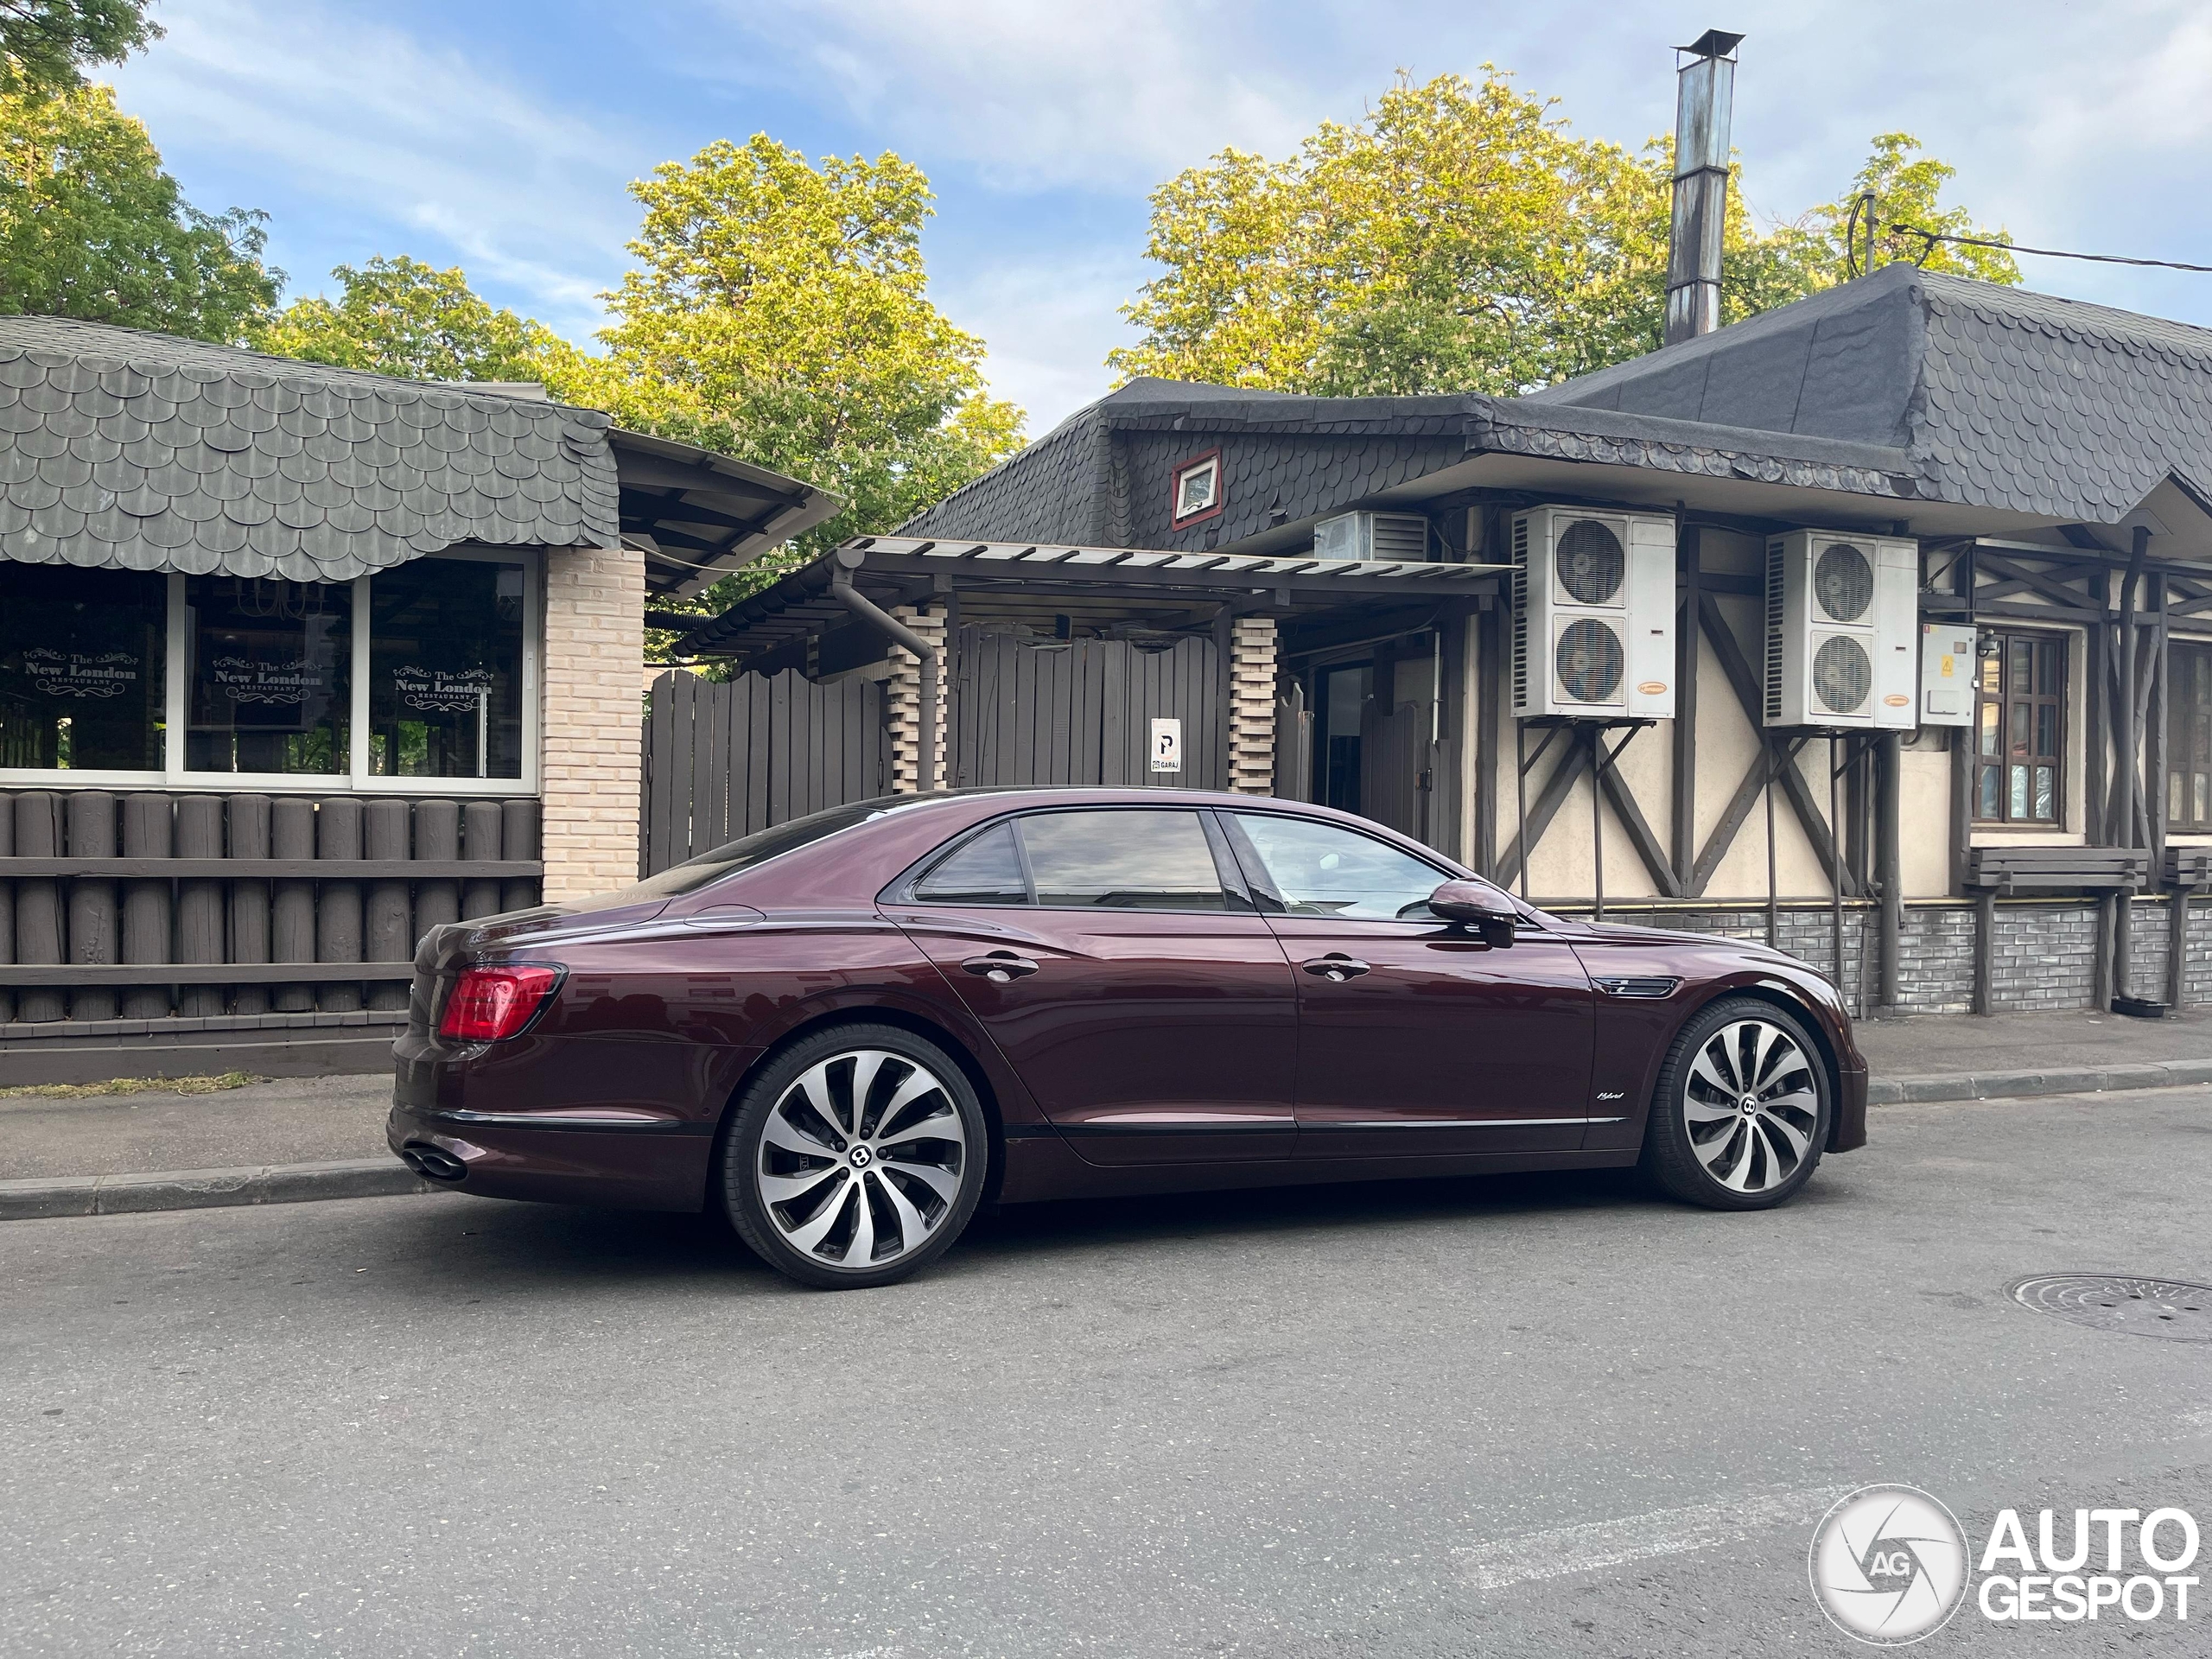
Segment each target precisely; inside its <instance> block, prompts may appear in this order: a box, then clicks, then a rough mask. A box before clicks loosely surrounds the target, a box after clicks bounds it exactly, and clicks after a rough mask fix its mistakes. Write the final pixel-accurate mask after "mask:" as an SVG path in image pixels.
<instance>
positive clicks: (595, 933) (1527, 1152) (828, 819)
mask: <svg viewBox="0 0 2212 1659" xmlns="http://www.w3.org/2000/svg"><path fill="white" fill-rule="evenodd" d="M396 1053H397V1083H396V1087H395V1090H394V1104H393V1108H392V1112H391V1123H390V1128H389V1135H390V1140H391V1147H392V1150H393V1151H394V1152H396V1153H397V1154H398V1155H399V1156H400V1157H401V1158H403V1159H404V1160H406V1161H407V1162H408V1163H409V1164H410V1166H413V1167H414V1168H416V1169H417V1170H419V1171H420V1172H422V1173H423V1174H424V1175H426V1176H429V1178H431V1179H434V1180H436V1181H439V1182H441V1183H443V1184H445V1185H450V1186H453V1187H455V1188H457V1189H459V1190H460V1191H461V1192H476V1193H483V1194H487V1195H490V1196H493V1197H497V1198H543V1199H552V1200H557V1201H560V1202H563V1203H585V1204H606V1205H629V1206H632V1207H637V1208H644V1209H657V1210H690V1211H696V1210H701V1209H704V1208H710V1207H713V1206H720V1207H721V1209H723V1210H724V1211H727V1213H728V1217H729V1219H730V1221H731V1222H732V1223H733V1224H734V1225H735V1227H736V1229H737V1230H738V1232H739V1233H740V1234H741V1236H743V1237H744V1239H745V1241H746V1242H747V1244H749V1245H750V1246H751V1247H752V1248H753V1249H754V1250H756V1251H757V1252H759V1253H760V1255H762V1256H763V1257H765V1258H766V1260H767V1261H768V1262H771V1263H772V1264H773V1265H774V1266H775V1267H777V1268H780V1269H781V1270H782V1271H783V1272H785V1273H786V1274H790V1275H791V1277H793V1278H795V1279H798V1280H801V1281H804V1282H806V1283H808V1284H812V1285H821V1286H831V1287H836V1286H863V1285H875V1284H882V1283H885V1282H887V1281H890V1280H893V1279H896V1278H898V1277H899V1276H901V1275H902V1274H908V1273H911V1272H912V1271H913V1270H914V1269H915V1268H918V1267H920V1266H922V1265H923V1264H924V1263H925V1262H929V1261H931V1260H932V1259H933V1258H935V1257H936V1256H938V1255H940V1254H941V1253H942V1252H944V1250H945V1249H947V1248H949V1247H950V1245H951V1243H953V1241H954V1240H955V1239H956V1238H957V1237H958V1236H960V1231H961V1230H962V1228H963V1227H964V1226H965V1225H966V1224H967V1223H968V1221H969V1217H971V1216H972V1215H973V1214H974V1213H975V1211H976V1206H977V1205H979V1204H983V1203H987V1202H999V1203H1014V1202H1026V1201H1028V1200H1033V1199H1039V1198H1059V1197H1071V1196H1078V1195H1080V1196H1097V1195H1102V1194H1114V1193H1140V1192H1166V1191H1172V1190H1175V1189H1187V1188H1205V1187H1226V1186H1247V1185H1264V1184H1269V1183H1277V1182H1289V1181H1332V1180H1353V1179H1360V1180H1364V1179H1376V1178H1381V1177H1390V1176H1423V1175H1442V1174H1469V1173H1505V1172H1513V1171H1522V1170H1536V1169H1561V1168H1569V1167H1600V1166H1628V1165H1638V1166H1641V1167H1642V1169H1643V1172H1644V1173H1646V1174H1647V1175H1648V1176H1649V1179H1651V1180H1652V1181H1653V1182H1655V1183H1656V1185H1658V1186H1660V1187H1661V1188H1662V1189H1663V1190H1664V1191H1666V1192H1670V1193H1672V1194H1673V1195H1675V1197H1676V1198H1682V1199H1686V1200H1688V1201H1689V1202H1691V1203H1693V1204H1699V1205H1709V1206H1712V1207H1714V1208H1719V1209H1731V1210H1753V1209H1763V1208H1765V1207H1768V1206H1770V1205H1777V1204H1779V1203H1782V1202H1783V1200H1785V1199H1787V1198H1789V1197H1791V1196H1792V1195H1793V1194H1794V1193H1796V1192H1797V1191H1798V1190H1799V1189H1800V1188H1801V1187H1802V1186H1803V1185H1805V1183H1806V1182H1807V1181H1808V1179H1811V1177H1812V1174H1813V1172H1814V1170H1815V1167H1816V1166H1818V1164H1819V1162H1820V1160H1821V1154H1823V1153H1824V1152H1845V1151H1848V1150H1850V1149H1851V1148H1853V1147H1858V1146H1860V1145H1862V1144H1864V1142H1865V1141H1866V1065H1865V1062H1864V1061H1863V1060H1862V1059H1861V1058H1859V1052H1858V1050H1857V1048H1856V1047H1855V1046H1854V1045H1853V1039H1852V1032H1851V1021H1850V1019H1849V1017H1848V1015H1847V1013H1846V1011H1845V1009H1844V1007H1843V1005H1842V1003H1841V1002H1840V1001H1839V1000H1838V998H1837V996H1836V994H1835V991H1834V988H1833V987H1832V986H1830V984H1829V983H1828V982H1827V980H1826V979H1825V978H1823V977H1822V976H1821V975H1819V974H1818V973H1816V972H1815V971H1814V970H1813V969H1810V968H1808V967H1807V966H1806V965H1805V964H1804V963H1800V962H1797V961H1796V960H1794V959H1793V958H1790V957H1785V956H1783V955H1780V954H1779V953H1777V952H1776V951H1772V950H1765V949H1764V948H1762V947H1759V946H1757V945H1751V944H1742V943H1739V942H1737V941H1733V940H1729V939H1725V938H1716V937H1712V936H1707V935H1698V934H1686V933H1668V932H1659V931H1651V930H1649V929H1644V928H1638V927H1624V926H1613V925H1592V924H1590V923H1586V922H1578V921H1573V920H1569V919H1565V918H1560V917H1557V916H1554V915H1549V914H1548V913H1546V912H1543V911H1541V910H1537V909H1535V908H1533V907H1532V906H1529V905H1527V904H1525V903H1523V902H1522V901H1521V900H1520V899H1516V898H1515V897H1513V896H1512V895H1511V894H1510V893H1505V892H1503V890H1501V889H1499V888H1497V887H1493V886H1491V885H1490V884H1489V883H1487V882H1484V881H1482V880H1478V879H1477V878H1476V877H1475V876H1474V874H1473V873H1472V872H1471V871H1469V870H1466V869H1463V868H1460V867H1459V866H1458V865H1456V864H1453V863H1452V861H1449V860H1448V859H1445V858H1442V857H1440V856H1439V855H1437V854H1435V853H1433V852H1432V851H1430V850H1429V849H1427V848H1426V847H1423V846H1421V844H1420V843H1419V842H1414V841H1411V840H1409V839H1408V838H1407V837H1405V836H1400V835H1396V834H1394V833H1393V832H1391V831H1389V830H1388V829H1383V828H1381V827H1380V826H1378V825H1376V824H1373V823H1368V822H1366V821H1364V820H1363V819H1360V818H1357V817H1351V816H1349V815H1347V814H1344V813H1342V812H1336V811H1332V810H1328V809H1326V808H1324V807H1316V806H1304V805H1298V804H1291V803H1286V802H1277V801H1273V800H1268V799H1265V798H1253V797H1250V796H1239V795H1213V794H1202V793H1198V792H1195V791H1181V790H1178V791H1173V792H1172V793H1171V792H1167V791H1157V790H1150V791H1147V790H1065V789H1061V790H1027V791H1005V790H988V791H954V792H950V793H941V794H934V795H925V796H912V795H909V796H898V797H893V798H886V799H882V800H874V801H866V802H861V803H858V804H854V805H850V806H843V807H838V808H836V809H833V810H829V811H827V812H821V813H817V814H815V815H814V816H813V817H806V818H801V819H798V820H796V821H794V822H792V823H786V824H784V825H781V826H779V827H778V828H776V829H768V830H764V831H763V832H761V833H760V834H759V835H754V836H747V837H746V838H745V839H744V840H742V841H736V842H731V843H730V844H729V845H728V846H727V847H722V848H720V849H716V850H715V851H714V852H711V853H709V854H707V855H704V856H703V857H700V858H696V859H694V860H692V861H690V862H689V863H687V864H683V865H679V866H677V867H676V868H672V869H669V870H665V871H663V872H662V873H661V874H658V875H655V876H652V877H651V878H649V879H648V880H644V881H640V882H639V883H638V884H637V885H636V886H635V887H629V888H626V889H624V890H623V891H621V892H619V893H609V894H607V895H606V896H604V897H602V898H599V899H590V900H587V901H583V902H580V903H574V904H567V905H559V906H546V907H543V908H541V909H537V910H531V911H523V912H515V913H513V914H510V915H506V916H499V917H491V918H484V919H482V920H480V921H477V922H473V923H463V924H461V925H457V926H449V927H445V928H442V929H440V930H438V931H435V932H434V933H433V934H431V935H430V936H429V938H426V939H425V940H424V942H423V948H422V950H421V951H420V952H419V954H418V955H417V957H416V974H415V988H414V997H413V1007H412V1010H411V1013H410V1019H409V1025H408V1029H407V1032H406V1034H405V1035H404V1037H403V1038H401V1039H400V1040H399V1042H398V1044H397V1047H396Z"/></svg>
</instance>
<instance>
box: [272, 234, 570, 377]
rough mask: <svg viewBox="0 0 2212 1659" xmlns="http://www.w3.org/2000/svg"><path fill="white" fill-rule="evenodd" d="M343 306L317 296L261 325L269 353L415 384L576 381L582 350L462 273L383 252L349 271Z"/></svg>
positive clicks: (340, 274) (339, 272) (344, 272)
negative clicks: (493, 298) (488, 295)
mask: <svg viewBox="0 0 2212 1659" xmlns="http://www.w3.org/2000/svg"><path fill="white" fill-rule="evenodd" d="M330 274H331V275H332V276H333V277H335V278H337V280H338V284H339V295H338V297H337V298H336V299H334V300H333V299H327V298H324V297H322V296H319V295H317V296H303V297H302V298H300V299H296V300H294V301H293V302H291V303H290V304H289V305H288V306H286V307H285V308H283V310H281V311H277V312H275V313H273V314H271V315H269V316H268V317H266V318H264V319H263V320H261V321H258V322H257V323H256V324H255V325H254V326H253V327H252V328H251V331H250V334H251V342H252V344H253V345H254V346H255V347H256V348H257V349H258V350H261V351H264V352H273V353H276V354H277V355H278V356H280V357H296V358H303V359H306V360H307V361H308V362H310V363H328V364H331V365H334V366H335V367H338V368H345V369H365V370H368V371H369V372H372V373H375V374H393V375H398V376H400V377H401V378H404V379H409V380H544V379H547V378H553V379H558V380H563V381H569V380H573V379H575V377H576V373H577V363H578V353H577V352H576V349H575V346H571V345H569V342H568V341H566V340H563V339H562V338H561V337H560V336H559V335H558V334H555V333H554V332H553V331H552V330H551V329H550V328H548V327H545V325H544V324H543V323H541V322H535V321H531V319H530V318H527V317H524V316H518V315H516V314H515V313H514V312H512V311H510V310H505V309H499V308H493V305H492V303H491V302H489V301H487V300H486V299H484V298H482V297H481V296H479V295H478V294H477V293H476V292H475V291H474V289H471V288H470V287H469V286H468V279H467V277H465V276H464V275H463V274H462V273H461V268H460V267H459V266H457V265H456V266H454V267H453V268H452V269H450V270H438V269H437V268H436V267H435V266H434V265H429V264H424V263H423V261H422V260H420V259H410V258H409V257H407V256H406V255H404V254H401V255H399V256H398V257H396V258H386V257H384V256H383V255H382V254H378V256H377V257H374V258H372V259H371V260H370V261H369V262H368V263H367V264H365V265H359V266H354V265H340V266H339V267H338V268H337V269H336V270H334V271H332V272H331V273H330Z"/></svg>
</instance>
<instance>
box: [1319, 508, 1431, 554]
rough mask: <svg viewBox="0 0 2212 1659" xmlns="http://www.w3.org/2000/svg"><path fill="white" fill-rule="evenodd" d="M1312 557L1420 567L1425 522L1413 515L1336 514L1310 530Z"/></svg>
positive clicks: (1424, 548)
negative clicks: (1379, 560)
mask: <svg viewBox="0 0 2212 1659" xmlns="http://www.w3.org/2000/svg"><path fill="white" fill-rule="evenodd" d="M1313 556H1314V557H1315V558H1317V559H1381V560H1384V561H1386V562H1389V563H1398V564H1420V563H1423V562H1425V561H1426V560H1427V557H1428V520H1427V519H1426V518H1423V517H1421V514H1419V513H1417V512H1340V513H1338V515H1337V516H1336V517H1335V518H1324V519H1322V520H1321V522H1320V523H1319V524H1315V525H1314V526H1313Z"/></svg>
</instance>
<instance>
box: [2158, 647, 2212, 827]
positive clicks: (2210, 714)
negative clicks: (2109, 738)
mask: <svg viewBox="0 0 2212 1659" xmlns="http://www.w3.org/2000/svg"><path fill="white" fill-rule="evenodd" d="M2166 649H2167V651H2168V652H2169V653H2170V656H2169V660H2168V662H2167V664H2166V685H2167V694H2166V776H2165V778H2164V779H2163V780H2161V783H2160V787H2161V788H2163V789H2164V791H2166V794H2165V806H2166V828H2167V829H2168V830H2169V831H2170V832H2178V833H2180V834H2182V835H2184V836H2202V835H2212V816H2207V817H2202V818H2198V817H2177V816H2176V815H2175V813H2174V810H2173V779H2174V777H2175V775H2176V773H2177V772H2179V773H2180V774H2181V775H2183V776H2184V777H2186V776H2189V775H2190V774H2192V773H2194V772H2196V771H2198V770H2200V768H2197V767H2195V766H2189V765H2187V764H2185V754H2184V749H2185V745H2184V743H2183V738H2184V737H2185V735H2186V734H2187V727H2186V726H2185V725H2184V724H2183V721H2185V720H2187V719H2188V718H2189V717H2190V716H2191V715H2193V716H2194V718H2195V721H2196V725H2197V726H2198V728H2199V729H2200V730H2201V731H2202V733H2203V734H2205V736H2206V737H2207V739H2208V742H2207V744H2206V747H2207V749H2208V751H2209V752H2212V639H2183V638H2181V637H2180V636H2178V635H2171V636H2169V637H2168V639H2167V642H2166ZM2184 653H2186V654H2187V655H2188V656H2190V657H2192V658H2197V659H2199V660H2200V661H2201V662H2202V664H2203V665H2204V668H2203V671H2202V674H2201V676H2200V683H2202V685H2203V686H2204V688H2205V690H2206V696H2205V698H2204V700H2203V702H2202V703H2200V704H2199V705H2198V706H2197V707H2196V709H2193V710H2184V709H2183V706H2182V702H2181V700H2180V699H2179V698H2178V697H2177V696H2174V695H2173V687H2174V686H2175V684H2176V683H2177V680H2178V676H2177V675H2176V674H2175V673H2174V667H2175V664H2176V662H2177V660H2178V659H2179V658H2181V657H2182V656H2183V654H2184ZM2177 762H2183V764H2177ZM2202 770H2212V766H2208V767H2206V768H2203V769H2202ZM2190 792H2191V791H2183V798H2184V800H2186V799H2187V798H2188V796H2189V794H2190Z"/></svg>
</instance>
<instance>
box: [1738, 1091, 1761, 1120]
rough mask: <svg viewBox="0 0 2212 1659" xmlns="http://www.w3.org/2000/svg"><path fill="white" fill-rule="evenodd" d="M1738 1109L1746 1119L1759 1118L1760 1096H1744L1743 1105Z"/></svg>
mask: <svg viewBox="0 0 2212 1659" xmlns="http://www.w3.org/2000/svg"><path fill="white" fill-rule="evenodd" d="M1738 1111H1740V1112H1742V1113H1743V1115H1744V1116H1745V1117H1757V1116H1758V1115H1759V1102H1758V1096H1756V1095H1745V1096H1744V1101H1743V1104H1742V1105H1741V1106H1739V1107H1738Z"/></svg>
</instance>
